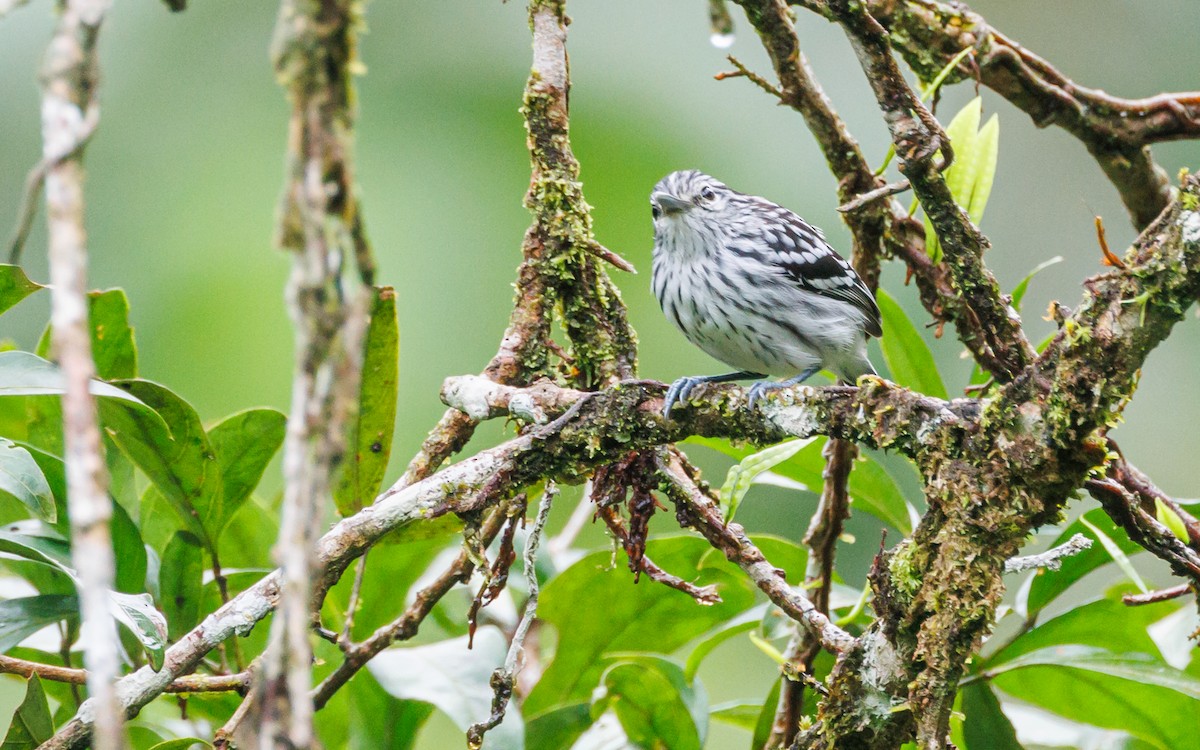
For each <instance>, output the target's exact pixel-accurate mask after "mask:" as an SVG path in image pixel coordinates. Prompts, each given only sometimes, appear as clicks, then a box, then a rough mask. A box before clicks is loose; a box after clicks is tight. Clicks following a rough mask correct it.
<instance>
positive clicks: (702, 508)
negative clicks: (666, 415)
mask: <svg viewBox="0 0 1200 750" xmlns="http://www.w3.org/2000/svg"><path fill="white" fill-rule="evenodd" d="M658 469H659V472H660V475H661V476H662V478H663V480H664V484H665V486H664V489H665V491H666V493H667V495H668V497H670V498H671V500H672V502H674V503H675V505H676V507H677V508H678V509H679V512H680V513H681V514H683V515H684V517H686V518H687V519H688V522H689V525H691V526H692V527H694V528H695V529H696V530H697V531H699V532H700V533H701V534H702V535H703V536H704V538H705V539H707V540H708V541H709V543H710V544H712V545H713V547H715V548H716V549H718V550H720V551H721V552H723V553H724V554H725V557H726V558H728V559H729V561H730V562H732V563H734V564H735V565H737V566H738V567H739V568H741V569H742V570H743V571H744V572H745V573H746V575H747V576H749V578H750V580H752V581H753V582H754V584H755V585H756V586H758V588H759V589H761V590H762V592H763V593H764V594H766V595H767V598H769V599H770V600H771V601H772V602H773V603H774V604H775V606H777V607H779V608H780V609H781V610H783V612H784V614H786V615H787V616H788V617H790V618H792V619H793V620H795V621H796V622H798V623H800V624H801V625H803V626H804V627H805V628H807V629H808V630H809V631H810V632H812V634H813V636H814V637H815V638H816V639H817V640H818V641H819V642H820V644H821V646H822V647H823V648H825V649H827V650H828V651H830V652H831V653H835V654H838V653H841V652H843V651H846V650H848V649H849V648H850V647H851V646H852V645H853V644H854V637H853V636H851V635H850V634H849V633H847V632H846V631H844V630H842V629H841V628H839V627H838V626H836V625H834V624H833V623H832V622H830V621H829V618H828V617H826V616H825V615H824V614H822V613H821V612H819V611H818V610H817V608H816V605H814V604H813V603H812V601H810V600H809V599H808V598H807V597H805V596H804V595H803V594H801V593H800V592H799V591H797V590H796V589H793V588H792V587H791V586H789V585H788V584H787V581H785V580H784V578H783V575H782V573H783V571H781V570H779V569H778V568H776V567H775V566H774V565H771V563H770V562H768V561H767V559H766V558H765V557H764V556H763V554H762V552H761V551H760V550H759V549H758V547H756V546H755V545H754V543H753V542H751V541H750V539H749V537H747V536H746V534H745V532H744V531H743V530H742V527H741V526H740V525H738V524H736V523H731V524H729V525H726V524H725V520H724V519H723V518H722V517H721V509H720V506H719V505H718V503H717V502H716V500H714V499H713V498H712V497H711V496H710V495H709V494H708V493H707V492H705V491H704V490H703V489H701V487H700V486H699V485H697V484H696V483H695V482H694V481H693V480H692V478H691V477H689V476H688V475H687V472H686V471H685V469H684V467H683V464H682V463H681V461H680V459H679V455H678V453H674V452H671V453H669V455H668V456H667V457H666V458H660V459H658Z"/></svg>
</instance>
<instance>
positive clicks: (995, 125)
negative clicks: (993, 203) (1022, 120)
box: [963, 115, 1000, 225]
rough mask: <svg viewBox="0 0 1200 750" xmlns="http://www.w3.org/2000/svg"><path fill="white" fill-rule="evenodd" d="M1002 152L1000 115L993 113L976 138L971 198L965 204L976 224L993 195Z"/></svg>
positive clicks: (968, 213)
mask: <svg viewBox="0 0 1200 750" xmlns="http://www.w3.org/2000/svg"><path fill="white" fill-rule="evenodd" d="M999 154H1000V117H999V115H992V116H991V117H989V118H988V121H987V122H986V123H984V125H983V127H982V128H980V129H979V136H978V138H976V140H975V146H974V153H973V154H972V156H973V157H974V162H975V164H974V169H973V172H974V174H973V179H972V180H971V199H970V202H968V203H964V204H963V205H964V206H965V207H966V209H967V215H968V216H970V217H971V221H973V222H975V224H977V225H978V224H979V222H981V221H983V212H984V209H986V208H987V202H988V198H990V197H991V195H992V183H994V182H995V181H996V161H997V157H998V156H999Z"/></svg>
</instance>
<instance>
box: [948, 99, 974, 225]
mask: <svg viewBox="0 0 1200 750" xmlns="http://www.w3.org/2000/svg"><path fill="white" fill-rule="evenodd" d="M982 117H983V100H982V99H981V98H979V97H978V96H977V97H975V98H974V99H972V100H971V101H969V102H967V103H966V104H965V105H964V106H963V108H962V109H960V110H959V111H958V113H957V114H955V115H954V118H953V119H951V120H950V124H949V125H947V126H946V135H947V136H949V137H950V145H951V146H953V147H954V163H953V164H952V165H950V168H949V169H947V170H946V171H945V172H943V174H944V175H945V177H946V186H947V187H948V188H950V194H951V195H952V196H954V201H955V202H956V203H958V205H960V206H962V207H963V208H964V209H965V208H968V207H969V206H970V205H971V193H972V192H973V188H974V185H975V176H976V173H977V170H978V166H979V161H978V158H977V153H978V151H977V149H976V142H977V141H978V137H979V120H980V119H981V118H982Z"/></svg>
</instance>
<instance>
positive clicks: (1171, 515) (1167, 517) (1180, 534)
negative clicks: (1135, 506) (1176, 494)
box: [1154, 497, 1191, 544]
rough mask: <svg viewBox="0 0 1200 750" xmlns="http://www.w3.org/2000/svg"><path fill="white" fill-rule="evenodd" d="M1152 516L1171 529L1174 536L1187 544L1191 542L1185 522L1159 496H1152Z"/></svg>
mask: <svg viewBox="0 0 1200 750" xmlns="http://www.w3.org/2000/svg"><path fill="white" fill-rule="evenodd" d="M1154 517H1155V518H1157V519H1158V522H1159V523H1161V524H1162V525H1163V526H1166V527H1167V528H1168V529H1170V530H1171V533H1172V534H1174V535H1175V538H1176V539H1178V540H1179V541H1181V542H1183V543H1185V544H1187V543H1190V542H1191V536H1189V535H1188V529H1187V524H1185V523H1184V522H1183V519H1182V518H1180V517H1179V514H1178V513H1176V512H1175V510H1174V509H1173V508H1171V507H1169V506H1168V505H1167V504H1166V503H1164V502H1163V501H1162V500H1161V499H1160V498H1157V497H1156V498H1154Z"/></svg>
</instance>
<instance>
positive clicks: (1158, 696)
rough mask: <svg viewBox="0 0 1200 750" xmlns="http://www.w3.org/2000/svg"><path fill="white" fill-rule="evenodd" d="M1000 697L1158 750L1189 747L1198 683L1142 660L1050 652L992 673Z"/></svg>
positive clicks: (1082, 651)
mask: <svg viewBox="0 0 1200 750" xmlns="http://www.w3.org/2000/svg"><path fill="white" fill-rule="evenodd" d="M991 681H992V684H993V685H995V686H996V687H997V688H999V689H1001V690H1003V691H1004V692H1005V693H1007V694H1009V695H1011V696H1013V697H1015V698H1017V699H1018V700H1021V701H1024V702H1026V703H1031V704H1033V705H1035V706H1039V707H1041V708H1044V709H1046V710H1048V711H1051V712H1053V713H1056V714H1058V715H1060V716H1064V717H1066V718H1068V719H1071V720H1073V721H1078V722H1082V723H1085V724H1091V725H1094V726H1098V727H1104V728H1107V729H1119V730H1123V731H1125V732H1128V733H1129V734H1131V735H1133V736H1135V737H1139V738H1141V739H1143V740H1146V741H1148V742H1151V743H1154V744H1155V745H1157V746H1158V747H1160V748H1164V750H1165V749H1168V748H1170V749H1174V748H1183V747H1192V746H1193V745H1194V742H1195V722H1192V721H1186V720H1181V717H1186V716H1194V715H1195V712H1196V707H1197V700H1200V680H1197V679H1196V678H1195V677H1191V676H1189V675H1187V674H1185V673H1183V672H1180V671H1179V670H1175V669H1172V668H1170V667H1168V666H1166V665H1165V664H1163V663H1162V662H1160V661H1158V660H1157V659H1154V658H1152V657H1149V656H1146V655H1144V654H1114V653H1111V652H1108V651H1104V650H1102V649H1096V648H1091V647H1087V646H1054V647H1050V648H1045V649H1041V650H1039V651H1034V652H1032V653H1029V654H1025V655H1023V656H1021V657H1019V658H1018V659H1014V660H1013V661H1011V662H1008V663H1006V664H1004V665H1002V666H1000V667H998V668H996V669H995V670H994V671H992V672H991Z"/></svg>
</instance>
